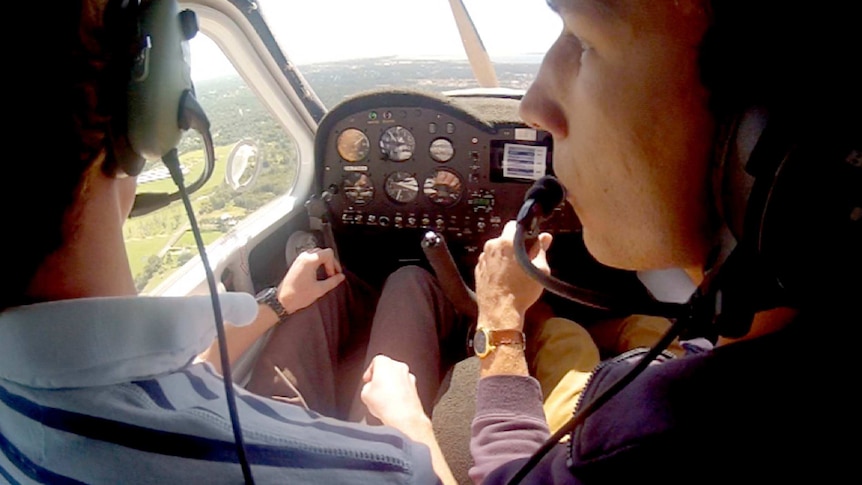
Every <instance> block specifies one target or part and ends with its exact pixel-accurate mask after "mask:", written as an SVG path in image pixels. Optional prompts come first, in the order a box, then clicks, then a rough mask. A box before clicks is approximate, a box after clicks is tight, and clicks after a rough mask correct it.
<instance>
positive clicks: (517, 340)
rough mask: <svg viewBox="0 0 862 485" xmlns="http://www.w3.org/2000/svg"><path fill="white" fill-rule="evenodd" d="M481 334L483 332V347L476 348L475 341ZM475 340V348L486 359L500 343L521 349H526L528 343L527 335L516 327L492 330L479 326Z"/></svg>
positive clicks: (480, 356) (478, 354) (479, 355)
mask: <svg viewBox="0 0 862 485" xmlns="http://www.w3.org/2000/svg"><path fill="white" fill-rule="evenodd" d="M479 334H482V340H484V344H483V345H480V347H481V348H476V346H475V341H476V338H478V335H479ZM473 341H474V348H473V350H474V352H475V353H476V355H477V356H478V357H479V358H480V359H484V358H485V357H487V356H488V355H490V354H491V352H493V351H494V349H496V348H497V347H499V346H500V345H513V346H517V347H519V348H521V349H525V348H526V345H527V337H526V335H524V332H522V331H520V330H515V329H501V330H492V329H488V328H484V327H478V328H477V329H476V337H474V338H473Z"/></svg>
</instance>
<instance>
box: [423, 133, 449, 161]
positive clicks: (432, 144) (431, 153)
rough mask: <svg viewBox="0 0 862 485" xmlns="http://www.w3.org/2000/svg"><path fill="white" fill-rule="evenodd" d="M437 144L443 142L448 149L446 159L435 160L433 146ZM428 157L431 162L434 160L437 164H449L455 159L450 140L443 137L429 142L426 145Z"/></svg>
mask: <svg viewBox="0 0 862 485" xmlns="http://www.w3.org/2000/svg"><path fill="white" fill-rule="evenodd" d="M437 142H445V143H446V145H448V148H449V150H450V153H449V157H448V158H446V159H442V158H437V156H435V154H434V144H435V143H437ZM428 156H429V157H431V160H434V161H435V162H437V163H447V162H451V161H452V159H453V158H455V144H454V143H452V140H450V139H448V138H446V137H443V136H440V137H437V138H435V139H433V140H431V143H430V144H429V145H428Z"/></svg>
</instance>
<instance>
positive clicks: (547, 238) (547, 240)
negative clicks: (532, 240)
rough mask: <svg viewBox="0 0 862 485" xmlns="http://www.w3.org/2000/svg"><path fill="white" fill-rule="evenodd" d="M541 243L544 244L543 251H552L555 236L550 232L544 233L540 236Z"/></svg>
mask: <svg viewBox="0 0 862 485" xmlns="http://www.w3.org/2000/svg"><path fill="white" fill-rule="evenodd" d="M539 242H540V243H542V250H543V251H547V250H548V249H551V243H552V242H554V236H552V235H551V234H550V233H548V232H543V233H541V234H539Z"/></svg>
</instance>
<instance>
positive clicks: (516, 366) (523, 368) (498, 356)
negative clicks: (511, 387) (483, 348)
mask: <svg viewBox="0 0 862 485" xmlns="http://www.w3.org/2000/svg"><path fill="white" fill-rule="evenodd" d="M495 375H516V376H527V375H530V371H529V368H528V367H527V357H526V355H525V353H524V348H523V347H516V346H509V345H501V346H499V347H497V348H496V349H495V350H494V352H492V353H491V354H489V355H488V356H487V357H485V358H484V359H481V368H480V370H479V377H480V378H482V377H488V376H495Z"/></svg>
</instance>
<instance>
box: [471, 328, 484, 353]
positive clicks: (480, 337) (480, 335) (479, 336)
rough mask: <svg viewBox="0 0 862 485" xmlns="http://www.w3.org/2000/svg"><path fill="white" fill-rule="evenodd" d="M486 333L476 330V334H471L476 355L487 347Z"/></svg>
mask: <svg viewBox="0 0 862 485" xmlns="http://www.w3.org/2000/svg"><path fill="white" fill-rule="evenodd" d="M486 335H487V334H486V333H485V332H483V331H482V330H477V331H476V335H474V336H473V351H474V352H476V355H482V354H484V353H485V349H486V348H487V347H488V340H487V338H486Z"/></svg>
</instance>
